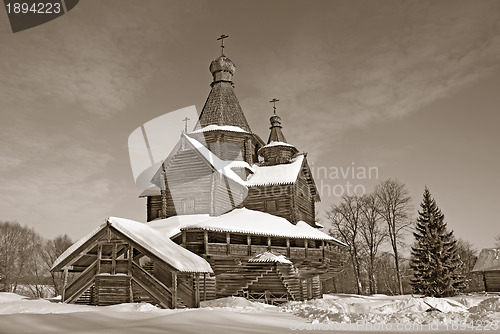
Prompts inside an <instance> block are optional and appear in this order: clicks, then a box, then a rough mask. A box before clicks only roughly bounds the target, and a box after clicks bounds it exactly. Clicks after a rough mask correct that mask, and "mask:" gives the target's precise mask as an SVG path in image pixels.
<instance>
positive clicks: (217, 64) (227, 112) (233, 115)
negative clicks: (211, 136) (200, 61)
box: [195, 55, 252, 133]
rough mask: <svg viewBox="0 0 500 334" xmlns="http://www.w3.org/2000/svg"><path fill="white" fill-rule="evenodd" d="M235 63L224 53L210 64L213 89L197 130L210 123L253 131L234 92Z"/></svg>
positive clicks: (197, 124) (196, 127)
mask: <svg viewBox="0 0 500 334" xmlns="http://www.w3.org/2000/svg"><path fill="white" fill-rule="evenodd" d="M235 69H236V68H235V66H234V63H233V62H232V61H231V60H230V59H229V58H227V57H226V56H224V55H222V56H220V57H218V58H217V59H215V60H214V61H213V62H212V63H211V64H210V72H211V73H212V75H213V82H212V89H211V90H210V94H208V98H207V100H206V102H205V105H204V106H203V110H202V111H201V113H200V119H199V120H198V122H197V123H196V126H195V130H199V129H201V128H204V127H206V126H209V125H219V126H234V127H239V128H241V129H243V130H244V131H246V132H250V133H251V132H252V131H251V130H250V126H249V125H248V122H247V119H246V118H245V114H244V113H243V110H241V106H240V103H239V102H238V99H237V98H236V94H235V93H234V88H233V83H232V75H233V74H234V71H235Z"/></svg>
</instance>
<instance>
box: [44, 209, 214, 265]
mask: <svg viewBox="0 0 500 334" xmlns="http://www.w3.org/2000/svg"><path fill="white" fill-rule="evenodd" d="M108 224H109V225H111V226H112V227H114V228H115V229H116V230H118V231H119V232H121V233H123V234H124V235H125V236H127V237H128V238H130V239H131V240H133V241H134V242H136V243H137V244H139V245H140V246H141V247H144V249H146V250H147V251H149V252H150V253H151V254H154V255H156V256H157V257H158V258H160V259H161V260H163V261H165V262H166V263H168V264H169V265H171V266H172V267H174V268H175V269H177V270H179V271H182V272H202V273H207V272H208V273H212V272H213V271H212V268H211V267H210V264H209V263H208V262H207V261H206V260H205V259H203V258H201V257H199V256H198V255H196V254H194V253H192V252H190V251H189V250H187V249H185V248H183V247H181V246H179V245H177V244H176V243H175V242H173V241H172V240H170V237H169V236H168V235H167V234H164V233H162V232H161V231H158V230H157V229H153V228H151V227H149V226H148V225H146V224H143V223H140V222H137V221H134V220H129V219H124V218H117V217H110V218H108V219H107V221H106V222H105V223H104V224H102V225H101V226H100V227H99V228H98V229H97V230H95V231H94V233H92V234H90V235H88V236H86V237H84V238H83V239H82V240H79V241H78V242H76V243H75V244H74V245H73V246H71V247H70V248H68V250H67V251H66V252H64V254H63V255H61V256H60V257H59V258H58V259H57V260H56V262H55V263H54V265H53V266H52V267H53V268H54V267H56V266H57V264H59V263H61V261H63V260H64V259H65V258H66V257H67V256H69V255H70V254H72V253H73V252H74V251H76V250H77V249H78V248H79V247H80V246H81V245H83V244H84V243H85V242H86V241H87V240H89V239H90V238H92V236H94V235H95V234H97V233H98V232H99V231H100V230H101V229H103V228H104V227H105V226H106V225H108Z"/></svg>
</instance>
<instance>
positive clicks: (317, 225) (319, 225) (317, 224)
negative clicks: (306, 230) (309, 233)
mask: <svg viewBox="0 0 500 334" xmlns="http://www.w3.org/2000/svg"><path fill="white" fill-rule="evenodd" d="M314 225H315V226H316V227H317V228H324V226H323V225H321V224H320V223H318V222H314Z"/></svg>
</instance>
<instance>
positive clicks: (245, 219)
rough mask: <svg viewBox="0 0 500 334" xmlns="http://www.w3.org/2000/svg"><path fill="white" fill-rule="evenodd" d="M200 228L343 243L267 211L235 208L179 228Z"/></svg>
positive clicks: (301, 222)
mask: <svg viewBox="0 0 500 334" xmlns="http://www.w3.org/2000/svg"><path fill="white" fill-rule="evenodd" d="M189 229H202V230H209V231H217V232H234V233H249V234H254V235H262V236H274V237H283V238H297V239H315V240H331V241H335V242H338V243H340V244H343V243H342V242H341V241H338V240H337V239H335V238H333V237H331V236H329V235H327V234H325V233H323V232H321V231H319V230H318V229H316V228H314V227H312V226H310V225H309V224H307V223H306V222H303V221H299V222H298V223H297V225H293V224H292V223H290V222H289V221H288V220H286V219H285V218H281V217H278V216H274V215H271V214H269V213H265V212H260V211H254V210H249V209H246V208H242V209H235V210H233V211H231V212H228V213H226V214H223V215H221V216H217V217H210V218H209V219H207V220H204V221H199V222H197V223H193V224H186V225H185V226H184V227H182V228H181V230H189Z"/></svg>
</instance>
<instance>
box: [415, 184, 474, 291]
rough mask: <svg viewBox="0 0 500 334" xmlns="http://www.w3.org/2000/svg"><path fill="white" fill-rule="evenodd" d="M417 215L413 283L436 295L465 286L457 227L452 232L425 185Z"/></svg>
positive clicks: (417, 287) (416, 289) (421, 289)
mask: <svg viewBox="0 0 500 334" xmlns="http://www.w3.org/2000/svg"><path fill="white" fill-rule="evenodd" d="M420 207H421V208H422V211H419V212H418V213H419V217H418V219H417V226H416V232H414V233H413V235H414V236H415V244H414V246H413V247H412V251H411V262H410V267H411V268H412V269H413V271H414V278H413V279H412V280H411V283H410V284H411V285H412V287H413V290H414V292H415V293H418V294H423V295H425V296H433V297H449V296H453V295H456V294H457V293H458V292H460V291H462V290H463V289H465V287H466V284H465V278H464V277H463V276H462V275H461V274H460V273H461V268H462V265H463V264H462V261H461V260H460V257H459V255H458V249H457V246H456V243H457V241H456V240H455V237H454V236H453V231H451V232H448V231H447V229H446V223H445V222H444V215H443V213H442V212H441V210H440V209H439V208H438V206H437V205H436V201H435V200H434V199H433V198H431V194H430V192H429V189H427V187H425V191H424V198H423V201H422V203H421V204H420Z"/></svg>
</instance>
